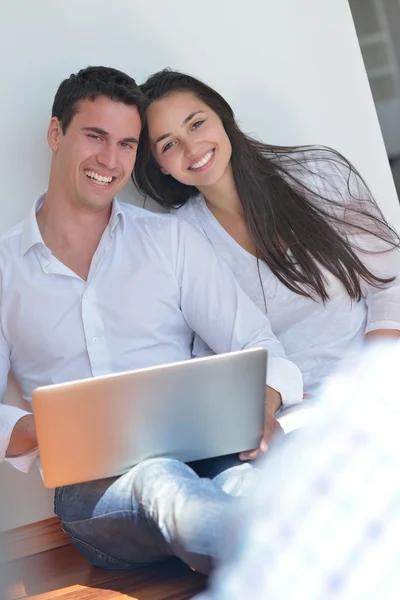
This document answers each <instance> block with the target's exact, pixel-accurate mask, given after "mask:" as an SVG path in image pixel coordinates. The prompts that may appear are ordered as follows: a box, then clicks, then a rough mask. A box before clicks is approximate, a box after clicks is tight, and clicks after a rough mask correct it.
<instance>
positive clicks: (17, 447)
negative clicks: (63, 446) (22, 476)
mask: <svg viewBox="0 0 400 600" xmlns="http://www.w3.org/2000/svg"><path fill="white" fill-rule="evenodd" d="M37 445H38V442H37V437H36V429H35V422H34V420H33V415H32V414H29V413H28V414H25V415H24V416H22V418H21V419H19V421H17V423H16V424H15V426H14V429H13V430H12V433H11V436H10V441H9V444H8V448H7V451H6V458H15V457H17V456H20V455H21V454H26V453H27V452H31V451H32V450H34V449H35V448H36V447H37Z"/></svg>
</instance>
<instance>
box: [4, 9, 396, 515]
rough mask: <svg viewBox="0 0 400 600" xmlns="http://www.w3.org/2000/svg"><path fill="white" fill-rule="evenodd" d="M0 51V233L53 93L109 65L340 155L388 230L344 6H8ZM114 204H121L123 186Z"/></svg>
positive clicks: (363, 82) (369, 113) (377, 154)
mask: <svg viewBox="0 0 400 600" xmlns="http://www.w3.org/2000/svg"><path fill="white" fill-rule="evenodd" d="M0 50H1V54H0V56H1V57H2V58H1V63H0V64H1V66H0V69H1V70H0V80H1V82H2V93H1V95H0V131H1V147H2V201H1V202H0V231H4V230H6V229H7V228H8V227H10V226H11V225H13V224H14V223H15V222H17V221H18V220H19V219H21V218H22V217H23V216H24V215H25V214H26V212H27V210H28V208H29V207H30V205H31V203H32V202H33V200H34V198H35V197H36V196H37V195H38V194H39V193H41V192H42V190H44V189H45V187H46V182H47V174H48V166H49V151H48V150H47V149H46V143H45V134H46V127H47V122H48V119H49V115H50V109H51V104H52V99H53V96H54V93H55V91H56V88H57V86H58V84H59V83H60V81H61V79H63V78H64V77H66V76H68V75H69V74H70V73H71V72H75V71H77V70H78V69H79V68H81V67H84V66H87V65H89V64H104V65H109V66H114V67H117V68H119V69H122V70H125V71H127V72H129V73H130V74H132V75H133V76H134V77H136V79H137V80H138V81H141V80H143V79H144V78H145V77H146V76H147V75H148V74H150V73H151V72H153V71H155V70H159V69H161V68H163V67H164V66H171V67H173V68H177V69H180V70H182V71H188V72H190V73H192V74H194V75H197V76H199V77H201V78H204V79H205V80H206V81H207V82H208V83H210V84H211V85H213V86H215V87H216V88H217V89H218V90H219V91H220V92H222V94H224V95H225V96H226V97H227V98H228V99H229V101H230V102H231V104H232V105H233V106H234V108H235V109H236V113H237V116H238V118H239V120H240V122H241V124H242V126H243V128H244V130H245V131H247V132H253V133H256V134H257V135H258V136H260V137H262V138H263V139H264V140H266V141H269V142H271V143H277V144H302V143H322V144H328V145H331V146H334V147H336V148H337V149H339V150H340V151H342V152H343V153H344V154H346V155H347V156H348V157H349V158H350V159H351V160H353V161H354V163H355V164H356V166H357V167H358V168H359V169H360V170H361V171H362V173H363V174H364V176H365V177H366V179H367V180H368V182H369V183H370V185H371V187H372V190H373V192H374V193H375V194H376V196H377V198H378V200H379V202H380V204H381V207H382V209H383V210H384V211H385V213H386V215H387V216H388V218H389V219H390V220H391V221H392V222H393V223H394V224H395V225H396V226H400V212H399V209H398V202H397V197H396V193H395V189H394V185H393V181H392V178H391V174H390V170H389V167H388V163H387V160H386V156H385V152H384V145H383V140H382V137H381V133H380V130H379V125H378V121H377V118H376V114H375V109H374V105H373V102H372V97H371V94H370V91H369V86H368V81H367V77H366V74H365V72H364V67H363V64H362V59H361V54H360V51H359V48H358V42H357V38H356V34H355V31H354V27H353V23H352V20H351V15H350V10H349V7H348V4H347V0H323V1H322V0H301V1H299V0H279V1H277V0H247V2H245V3H244V2H239V1H237V2H233V1H232V0H203V1H202V2H201V3H197V4H193V3H189V2H187V0H170V1H169V2H167V1H166V0H135V1H133V0H112V1H111V0H107V1H105V0H58V1H57V2H54V0H36V2H32V0H13V1H12V2H7V3H5V4H4V6H3V9H2V18H1V23H0ZM121 197H122V198H123V199H125V200H126V199H128V200H129V199H130V198H131V197H132V188H131V187H128V188H127V189H126V191H125V193H123V194H122V195H121ZM3 467H4V465H3ZM0 477H1V489H2V490H3V489H7V492H8V493H9V495H10V497H11V498H16V496H17V495H19V494H21V493H24V508H21V506H20V505H19V506H18V507H17V502H14V501H13V500H12V501H9V502H8V503H7V506H5V504H4V494H3V492H2V493H1V495H0V503H1V502H3V504H4V506H3V505H0V511H3V514H4V511H6V509H7V510H9V511H11V512H13V515H14V518H13V524H15V523H16V522H18V523H21V524H22V523H24V522H27V521H29V520H35V519H38V518H43V515H42V512H43V511H42V509H41V508H40V510H39V507H38V505H39V504H40V502H42V497H41V496H40V494H41V492H40V491H39V484H38V482H37V481H36V484H35V485H36V488H35V489H33V488H32V487H31V488H30V490H28V483H27V484H26V486H25V490H26V491H23V485H22V484H21V481H20V478H18V484H17V483H16V478H14V479H13V478H12V477H11V476H10V474H9V472H8V470H7V469H6V468H3V469H1V470H0ZM26 481H27V482H28V480H26ZM30 485H31V486H32V485H33V484H32V481H30ZM32 490H33V491H32ZM45 497H46V502H48V498H49V496H48V494H47V495H46V496H45ZM1 498H3V500H2V499H1ZM14 506H15V507H16V508H15V509H14V508H13V507H14ZM34 506H36V508H34ZM45 509H46V510H45V512H46V511H47V510H48V514H49V515H50V513H51V508H50V507H49V506H48V504H45ZM41 511H42V512H41ZM39 512H41V514H40V515H39ZM10 522H11V521H10Z"/></svg>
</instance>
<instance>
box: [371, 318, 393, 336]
mask: <svg viewBox="0 0 400 600" xmlns="http://www.w3.org/2000/svg"><path fill="white" fill-rule="evenodd" d="M377 329H396V330H400V322H399V321H389V320H387V319H385V320H383V319H382V320H381V321H372V322H371V323H368V325H367V327H366V330H365V333H369V332H370V331H376V330H377Z"/></svg>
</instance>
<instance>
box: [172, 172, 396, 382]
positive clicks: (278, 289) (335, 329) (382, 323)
mask: <svg viewBox="0 0 400 600" xmlns="http://www.w3.org/2000/svg"><path fill="white" fill-rule="evenodd" d="M317 168H318V176H315V174H314V176H313V175H311V174H304V175H302V177H306V178H307V181H306V183H307V185H308V186H309V188H310V189H312V190H318V191H320V192H321V191H322V193H323V194H324V195H325V196H327V197H334V198H336V199H339V198H338V190H339V188H340V191H341V192H342V193H343V194H344V200H345V201H346V199H347V198H350V193H349V190H348V189H347V185H346V183H345V182H347V180H348V173H347V174H346V173H344V172H343V171H342V172H340V171H341V169H339V168H338V166H337V165H336V166H332V165H330V164H327V165H325V164H323V165H322V168H321V165H320V163H318V165H317V166H316V165H313V167H312V170H313V171H314V173H315V172H316V170H317ZM352 178H353V181H352V182H351V188H350V189H351V191H352V193H356V194H359V193H362V190H361V189H360V182H359V181H357V180H356V178H355V177H354V176H353V177H352ZM321 202H322V200H321ZM174 212H175V214H176V215H178V216H179V217H181V218H183V219H186V220H187V221H189V222H190V223H191V224H192V225H194V226H195V227H196V228H197V229H198V230H200V231H201V232H203V234H204V235H205V236H206V237H207V238H208V239H209V241H210V242H211V243H212V245H213V246H214V248H215V249H216V251H217V254H218V255H219V256H220V257H221V258H222V259H223V260H224V261H225V262H226V263H227V264H228V265H229V267H230V268H231V270H232V271H233V273H234V275H235V277H236V279H237V281H238V282H239V284H240V286H241V287H242V288H243V290H244V291H245V292H246V293H247V294H248V296H250V298H251V299H252V300H253V302H254V303H255V304H256V305H257V306H258V307H259V308H260V309H261V310H262V311H263V312H265V305H266V308H267V313H266V314H267V316H268V318H269V320H270V323H271V327H272V330H273V332H274V334H275V335H276V337H277V338H278V340H279V341H280V342H281V344H282V345H283V347H284V349H285V351H286V356H287V358H288V359H289V360H291V361H293V362H294V363H295V364H296V365H297V366H298V367H299V369H300V371H301V372H302V374H303V380H304V391H305V392H308V393H313V392H315V391H316V389H317V387H318V386H319V385H320V384H321V383H322V381H323V380H324V379H325V378H326V377H327V376H328V375H330V374H331V373H332V372H333V371H334V370H335V369H336V368H337V367H338V366H339V365H342V364H344V363H345V362H347V361H348V360H349V359H351V358H352V357H353V356H354V355H355V354H356V353H358V352H359V351H360V349H361V347H362V345H363V342H364V336H365V334H366V333H367V332H369V331H372V330H375V329H400V279H399V275H400V252H399V251H398V250H390V251H389V252H385V253H382V252H381V253H376V252H375V253H374V252H373V251H374V250H382V249H387V247H388V246H387V245H386V244H384V243H383V242H382V241H380V240H378V239H377V238H375V237H374V236H372V235H368V234H363V235H362V236H361V235H357V236H355V235H352V236H349V238H350V240H351V241H354V244H355V245H356V246H357V247H361V248H362V249H368V252H362V251H360V252H358V254H359V256H360V258H361V260H362V262H363V263H364V264H365V265H366V266H367V268H368V269H369V270H370V271H371V272H372V273H373V274H374V275H377V276H379V277H384V278H387V277H393V276H396V279H395V281H394V282H393V283H390V284H388V285H387V286H386V287H385V288H384V289H380V288H376V287H373V286H371V285H369V284H367V283H365V282H364V281H363V282H362V291H363V298H362V299H361V300H360V301H359V302H355V301H351V300H350V298H349V296H348V294H347V292H346V290H345V288H344V286H343V285H342V284H341V283H340V282H339V281H338V280H337V279H336V278H335V277H334V276H332V275H331V274H330V273H329V272H327V271H325V270H323V273H324V276H325V277H326V280H327V282H328V292H329V297H330V299H329V300H328V301H327V302H326V303H325V304H324V303H323V302H322V301H321V300H320V299H318V298H317V299H316V300H313V299H310V298H306V297H303V296H301V295H299V294H296V293H294V292H292V291H291V290H289V289H288V288H287V287H286V286H285V285H284V284H283V283H281V282H280V281H279V280H278V279H277V277H276V276H275V275H274V274H273V273H272V272H271V270H270V269H269V267H268V266H267V265H266V264H265V263H264V262H262V261H259V268H260V274H259V272H258V268H257V259H256V257H255V256H253V255H252V254H250V253H249V252H247V251H246V250H244V248H242V246H240V245H239V244H238V243H237V242H236V241H235V240H234V239H233V238H232V237H231V235H230V234H229V233H228V232H227V231H226V230H225V229H224V228H223V227H222V226H221V225H220V223H219V222H218V221H217V219H216V218H215V217H214V215H213V214H212V213H211V211H210V210H209V209H208V207H207V205H206V202H205V200H204V198H203V196H201V195H199V196H197V197H196V198H194V199H191V200H189V201H188V202H187V203H186V204H185V205H184V206H183V207H182V208H180V209H177V210H175V211H174ZM371 251H372V252H371ZM260 275H261V279H262V286H261V282H260ZM262 287H263V288H264V294H265V301H264V295H263V289H262ZM221 310H223V307H221ZM194 352H195V354H196V355H202V354H205V353H207V352H209V350H208V349H207V347H206V346H205V344H204V343H203V342H202V340H200V339H197V340H195V347H194Z"/></svg>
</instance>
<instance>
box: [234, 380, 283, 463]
mask: <svg viewBox="0 0 400 600" xmlns="http://www.w3.org/2000/svg"><path fill="white" fill-rule="evenodd" d="M281 406H282V397H281V395H280V393H279V392H277V391H276V390H274V389H272V388H270V387H269V386H267V390H266V393H265V421H264V435H263V437H262V439H261V442H260V446H259V447H258V448H256V449H254V450H248V451H247V452H242V453H241V454H240V455H239V458H240V460H254V459H256V458H258V457H259V456H260V455H261V454H263V453H265V452H266V451H267V450H268V446H269V444H270V440H271V439H272V438H273V437H274V436H275V435H276V434H277V433H279V432H282V427H281V426H280V425H279V423H278V421H277V419H276V418H275V414H276V412H277V411H278V410H279V409H280V407H281Z"/></svg>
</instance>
